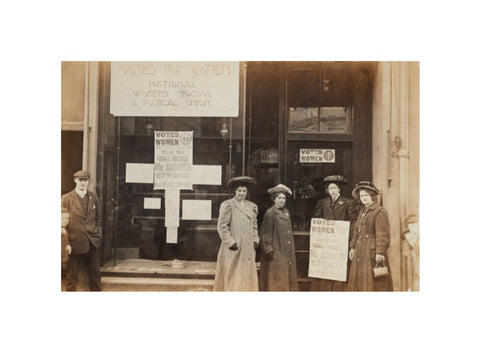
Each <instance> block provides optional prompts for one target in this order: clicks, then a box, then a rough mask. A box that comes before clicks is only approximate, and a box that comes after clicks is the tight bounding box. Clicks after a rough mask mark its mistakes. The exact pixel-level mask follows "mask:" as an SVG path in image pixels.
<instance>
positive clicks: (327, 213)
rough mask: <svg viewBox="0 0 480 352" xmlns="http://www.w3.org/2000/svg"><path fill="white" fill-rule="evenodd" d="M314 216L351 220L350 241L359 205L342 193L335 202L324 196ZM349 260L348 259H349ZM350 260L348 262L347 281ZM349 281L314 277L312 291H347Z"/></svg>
mask: <svg viewBox="0 0 480 352" xmlns="http://www.w3.org/2000/svg"><path fill="white" fill-rule="evenodd" d="M313 217H314V218H322V219H326V220H341V221H350V233H349V238H348V241H349V243H350V241H351V239H352V234H353V226H354V225H355V221H356V220H357V217H358V205H357V203H356V202H355V201H353V200H351V199H348V198H346V197H344V196H342V195H340V196H339V197H338V198H337V200H336V201H335V202H334V203H333V202H332V198H331V197H328V198H324V199H321V200H319V201H318V203H317V206H316V207H315V212H314V215H313ZM347 260H348V259H347ZM349 269H350V262H348V263H347V281H348V272H349ZM346 289H347V282H342V281H334V280H327V279H317V278H312V285H311V286H310V290H311V291H345V290H346Z"/></svg>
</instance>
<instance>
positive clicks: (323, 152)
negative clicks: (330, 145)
mask: <svg viewBox="0 0 480 352" xmlns="http://www.w3.org/2000/svg"><path fill="white" fill-rule="evenodd" d="M299 159H300V162H301V163H335V149H300V157H299Z"/></svg>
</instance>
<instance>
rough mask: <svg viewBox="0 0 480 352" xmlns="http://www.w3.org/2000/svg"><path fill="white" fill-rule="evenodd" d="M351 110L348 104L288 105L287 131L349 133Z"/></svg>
mask: <svg viewBox="0 0 480 352" xmlns="http://www.w3.org/2000/svg"><path fill="white" fill-rule="evenodd" d="M352 110H353V108H352V107H350V106H348V107H344V106H325V107H297V108H294V107H290V109H289V120H288V121H289V122H288V132H291V133H351V125H352Z"/></svg>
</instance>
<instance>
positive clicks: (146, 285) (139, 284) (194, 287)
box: [102, 276, 214, 291]
mask: <svg viewBox="0 0 480 352" xmlns="http://www.w3.org/2000/svg"><path fill="white" fill-rule="evenodd" d="M213 282H214V280H205V279H200V280H199V279H177V278H174V279H166V278H151V277H149V278H145V277H115V276H106V277H102V291H212V290H213Z"/></svg>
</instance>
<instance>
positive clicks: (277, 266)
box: [214, 175, 392, 291]
mask: <svg viewBox="0 0 480 352" xmlns="http://www.w3.org/2000/svg"><path fill="white" fill-rule="evenodd" d="M255 183H256V182H255V180H254V179H252V178H250V177H247V176H240V177H235V178H232V179H231V180H229V181H228V183H227V188H229V189H231V190H232V191H233V192H234V196H233V198H231V199H228V200H226V201H224V202H223V203H222V204H221V206H220V213H219V218H218V224H217V231H218V234H219V236H220V239H221V245H220V250H219V252H218V258H217V269H216V273H215V284H214V290H215V291H258V290H261V291H296V290H298V283H297V268H296V259H295V245H294V238H293V229H292V220H291V215H290V213H289V211H288V209H287V208H286V207H285V204H286V201H287V198H288V197H289V196H291V195H292V192H291V190H290V189H289V188H288V187H287V186H285V185H282V184H279V185H277V186H275V187H272V188H270V189H268V190H267V193H268V194H269V195H270V197H271V199H272V202H273V205H272V206H271V207H270V208H269V209H268V210H267V211H266V212H265V215H264V217H263V221H262V224H261V226H260V229H258V224H257V215H258V207H257V205H256V204H255V203H252V202H250V201H248V200H247V199H246V197H247V194H248V188H249V186H251V185H253V184H255ZM323 183H324V186H325V190H326V192H327V194H328V195H329V197H327V198H325V199H322V200H320V201H318V203H317V206H316V209H315V213H314V217H315V218H324V219H327V220H344V221H350V239H349V259H350V261H349V262H348V268H347V270H348V271H347V272H348V277H347V281H346V282H340V281H332V280H326V279H315V278H312V285H311V290H312V291H345V290H347V291H377V290H379V291H388V290H391V289H392V284H391V276H390V274H389V273H390V270H389V265H388V260H387V256H386V251H387V249H388V246H389V242H390V233H389V225H388V215H387V212H386V210H385V209H384V208H382V207H381V206H380V205H379V204H378V203H377V202H376V196H377V195H378V194H380V191H379V190H378V189H377V188H376V187H375V185H373V184H372V183H371V182H368V181H362V182H360V183H358V184H357V185H356V186H355V188H354V190H353V192H352V195H353V196H354V198H356V200H357V201H358V200H359V201H360V202H361V205H360V207H359V206H358V202H355V201H353V200H351V199H348V198H346V197H344V196H343V195H341V191H342V188H343V187H344V185H345V184H346V183H347V182H346V180H345V178H343V177H342V176H340V175H333V176H327V177H325V178H324V180H323ZM257 248H260V251H261V257H260V275H257V266H256V262H255V256H256V249H257ZM378 266H383V267H386V268H387V272H388V273H387V274H386V275H382V276H380V277H374V273H373V269H374V268H375V267H378Z"/></svg>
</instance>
